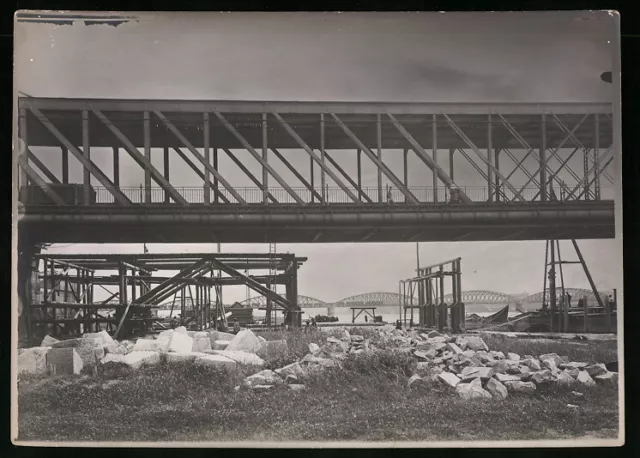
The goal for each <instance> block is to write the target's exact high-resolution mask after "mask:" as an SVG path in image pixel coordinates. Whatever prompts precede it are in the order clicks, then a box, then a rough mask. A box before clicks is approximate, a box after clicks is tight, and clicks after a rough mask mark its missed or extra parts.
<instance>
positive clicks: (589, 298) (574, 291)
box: [520, 288, 611, 305]
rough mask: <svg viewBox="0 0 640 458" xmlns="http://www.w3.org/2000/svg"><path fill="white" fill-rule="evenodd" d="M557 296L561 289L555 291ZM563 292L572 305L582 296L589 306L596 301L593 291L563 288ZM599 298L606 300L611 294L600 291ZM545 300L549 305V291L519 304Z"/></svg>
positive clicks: (534, 295) (536, 294) (536, 302)
mask: <svg viewBox="0 0 640 458" xmlns="http://www.w3.org/2000/svg"><path fill="white" fill-rule="evenodd" d="M556 291H557V294H558V295H559V294H561V291H562V290H561V289H560V288H557V289H556ZM564 291H565V292H566V293H568V294H570V295H571V302H572V305H573V304H574V303H575V304H577V303H578V300H579V299H581V298H583V297H584V296H587V302H588V303H590V304H592V305H593V304H596V303H597V299H596V295H595V294H593V291H591V290H590V289H582V288H565V289H564ZM598 294H599V296H600V297H601V298H602V300H603V301H605V300H607V298H608V297H609V294H611V293H610V292H608V291H606V292H605V291H602V292H599V293H598ZM543 297H544V298H545V299H546V300H545V302H546V303H549V298H550V296H549V291H546V293H545V292H543V291H540V292H539V293H535V294H532V295H530V296H527V297H525V298H524V299H522V300H521V301H520V302H522V303H523V304H542V298H543Z"/></svg>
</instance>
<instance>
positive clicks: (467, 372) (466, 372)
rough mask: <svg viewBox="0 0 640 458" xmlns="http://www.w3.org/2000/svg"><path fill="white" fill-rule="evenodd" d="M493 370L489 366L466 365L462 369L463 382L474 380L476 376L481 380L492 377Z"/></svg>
mask: <svg viewBox="0 0 640 458" xmlns="http://www.w3.org/2000/svg"><path fill="white" fill-rule="evenodd" d="M493 374H495V371H494V370H493V368H491V367H473V366H468V367H465V368H464V369H462V377H460V378H461V379H462V381H463V382H466V381H469V380H474V379H476V378H480V379H482V380H488V379H490V378H491V377H493Z"/></svg>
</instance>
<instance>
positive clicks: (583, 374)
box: [576, 371, 596, 386]
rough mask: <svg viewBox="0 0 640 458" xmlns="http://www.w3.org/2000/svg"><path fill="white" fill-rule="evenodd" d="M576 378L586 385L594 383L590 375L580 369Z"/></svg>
mask: <svg viewBox="0 0 640 458" xmlns="http://www.w3.org/2000/svg"><path fill="white" fill-rule="evenodd" d="M576 380H578V381H579V382H580V383H582V384H584V385H587V386H593V385H595V384H596V382H595V381H594V380H593V379H592V378H591V375H590V374H589V372H587V371H580V373H579V374H578V377H577V378H576Z"/></svg>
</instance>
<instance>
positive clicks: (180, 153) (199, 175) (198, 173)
mask: <svg viewBox="0 0 640 458" xmlns="http://www.w3.org/2000/svg"><path fill="white" fill-rule="evenodd" d="M172 149H173V150H174V151H175V152H176V154H177V155H178V156H180V157H181V158H182V160H183V161H184V162H185V163H186V164H187V165H188V166H189V167H190V168H191V170H193V171H194V172H195V174H196V175H198V177H200V179H201V180H202V181H204V173H202V172H201V171H200V169H199V168H198V167H197V166H196V165H195V164H194V163H193V161H192V160H191V159H189V158H188V157H187V155H186V154H184V153H183V152H182V151H181V150H180V148H177V147H175V146H174V147H172ZM208 184H209V189H211V190H213V192H215V193H216V194H217V195H218V197H219V198H220V199H222V200H224V201H225V203H227V204H228V203H229V199H227V197H226V196H225V195H224V194H222V193H221V192H220V190H219V189H216V188H215V187H214V185H213V184H211V182H209V183H208Z"/></svg>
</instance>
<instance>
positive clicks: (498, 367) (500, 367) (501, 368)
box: [487, 359, 509, 374]
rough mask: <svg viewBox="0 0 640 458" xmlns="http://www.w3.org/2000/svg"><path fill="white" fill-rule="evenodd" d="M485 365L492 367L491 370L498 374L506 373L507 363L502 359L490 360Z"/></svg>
mask: <svg viewBox="0 0 640 458" xmlns="http://www.w3.org/2000/svg"><path fill="white" fill-rule="evenodd" d="M487 366H489V367H491V368H493V370H494V371H495V372H496V373H498V374H506V373H507V371H508V370H509V365H508V364H507V362H506V361H505V360H504V359H501V360H499V361H490V362H489V363H487Z"/></svg>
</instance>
